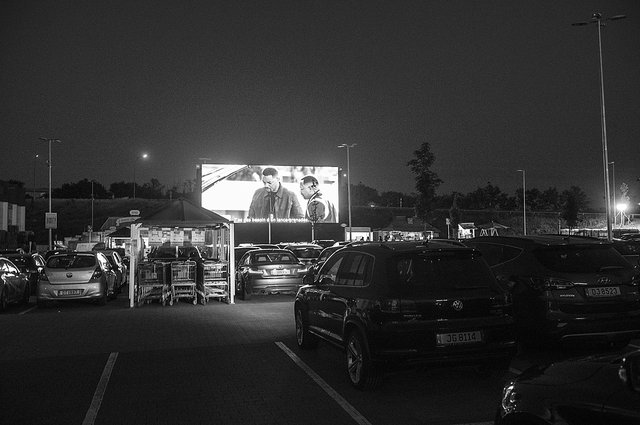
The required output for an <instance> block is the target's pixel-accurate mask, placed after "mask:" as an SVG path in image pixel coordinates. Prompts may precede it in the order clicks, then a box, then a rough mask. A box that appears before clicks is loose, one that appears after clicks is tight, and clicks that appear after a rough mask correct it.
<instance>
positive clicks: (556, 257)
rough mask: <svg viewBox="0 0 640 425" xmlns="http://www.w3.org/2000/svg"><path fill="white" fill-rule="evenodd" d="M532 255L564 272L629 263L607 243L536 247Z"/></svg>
mask: <svg viewBox="0 0 640 425" xmlns="http://www.w3.org/2000/svg"><path fill="white" fill-rule="evenodd" d="M533 255H534V256H535V257H536V258H537V259H538V261H540V263H542V264H543V265H544V266H545V267H546V268H548V269H550V270H553V271H555V272H565V273H598V272H600V271H602V270H603V269H606V268H607V267H616V268H625V269H626V268H628V267H631V266H630V264H629V263H628V262H627V261H626V260H625V259H624V257H623V256H622V255H620V254H619V253H618V252H617V251H616V250H615V249H613V248H612V247H611V246H609V245H592V246H585V245H582V246H581V245H571V246H554V247H545V248H539V249H536V250H535V251H534V252H533Z"/></svg>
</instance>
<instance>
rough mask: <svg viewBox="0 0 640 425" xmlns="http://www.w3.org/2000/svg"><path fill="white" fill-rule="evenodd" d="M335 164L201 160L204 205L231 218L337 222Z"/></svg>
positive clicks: (238, 219) (251, 220)
mask: <svg viewBox="0 0 640 425" xmlns="http://www.w3.org/2000/svg"><path fill="white" fill-rule="evenodd" d="M338 205H339V202H338V167H316V166H288V165H229V164H202V207H203V208H206V209H208V210H211V211H213V212H215V213H217V214H220V215H221V216H223V217H225V218H228V219H230V220H233V221H235V222H239V223H243V222H260V221H269V220H271V221H272V222H292V223H295V222H309V221H312V222H316V223H337V222H338V217H339V211H338Z"/></svg>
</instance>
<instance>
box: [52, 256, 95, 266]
mask: <svg viewBox="0 0 640 425" xmlns="http://www.w3.org/2000/svg"><path fill="white" fill-rule="evenodd" d="M95 265H96V258H95V257H94V256H93V255H59V256H55V257H51V258H49V260H47V267H48V268H50V269H85V268H88V267H94V266H95Z"/></svg>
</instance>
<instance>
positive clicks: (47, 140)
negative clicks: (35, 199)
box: [39, 137, 60, 250]
mask: <svg viewBox="0 0 640 425" xmlns="http://www.w3.org/2000/svg"><path fill="white" fill-rule="evenodd" d="M39 139H40V140H42V141H43V142H47V143H48V144H49V161H47V163H48V165H49V214H51V167H52V164H51V143H52V142H58V143H60V139H48V138H46V137H40V138H39ZM52 249H53V230H52V229H51V228H49V250H52Z"/></svg>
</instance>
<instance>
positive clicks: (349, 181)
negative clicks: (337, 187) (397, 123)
mask: <svg viewBox="0 0 640 425" xmlns="http://www.w3.org/2000/svg"><path fill="white" fill-rule="evenodd" d="M356 145H357V143H352V144H350V145H348V144H346V143H343V144H341V145H339V146H338V147H339V148H346V149H347V206H348V211H349V242H351V241H352V240H353V236H352V234H353V230H352V228H351V165H350V159H349V149H350V148H353V147H354V146H356Z"/></svg>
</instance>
